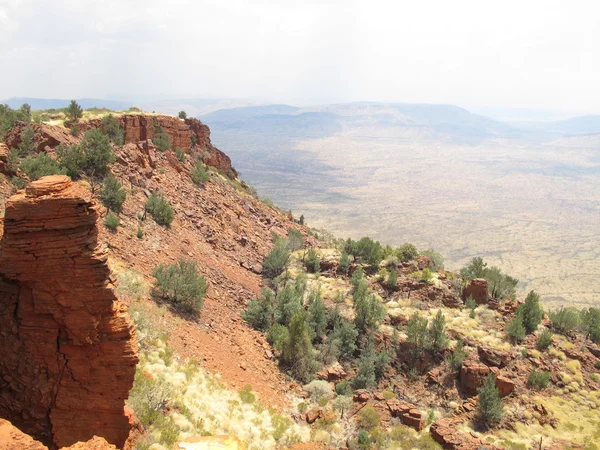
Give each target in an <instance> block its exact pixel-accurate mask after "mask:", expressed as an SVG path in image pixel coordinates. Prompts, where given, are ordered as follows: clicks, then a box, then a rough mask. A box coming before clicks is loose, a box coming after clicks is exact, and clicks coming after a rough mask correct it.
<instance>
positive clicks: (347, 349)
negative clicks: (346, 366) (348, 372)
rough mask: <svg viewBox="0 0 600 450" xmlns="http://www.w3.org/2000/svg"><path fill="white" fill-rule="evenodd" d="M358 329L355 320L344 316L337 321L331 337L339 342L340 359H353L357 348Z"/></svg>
mask: <svg viewBox="0 0 600 450" xmlns="http://www.w3.org/2000/svg"><path fill="white" fill-rule="evenodd" d="M357 337H358V330H357V329H356V326H355V325H354V323H353V322H351V321H349V320H347V319H344V318H342V320H340V321H339V322H337V323H335V325H334V327H333V332H332V334H331V336H330V339H332V340H334V341H336V342H337V343H338V350H339V354H340V359H342V360H351V359H352V358H353V357H354V352H355V350H356V338H357Z"/></svg>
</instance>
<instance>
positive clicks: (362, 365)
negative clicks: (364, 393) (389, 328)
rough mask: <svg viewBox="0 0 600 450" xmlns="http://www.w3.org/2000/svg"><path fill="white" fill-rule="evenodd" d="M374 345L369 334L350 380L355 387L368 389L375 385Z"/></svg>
mask: <svg viewBox="0 0 600 450" xmlns="http://www.w3.org/2000/svg"><path fill="white" fill-rule="evenodd" d="M375 360H376V355H375V347H374V346H373V337H372V336H369V339H367V344H366V345H365V348H363V349H362V351H361V352H360V358H359V359H358V373H357V374H356V378H354V381H353V382H352V386H353V387H354V388H355V389H370V388H373V387H375V386H377V378H376V376H375Z"/></svg>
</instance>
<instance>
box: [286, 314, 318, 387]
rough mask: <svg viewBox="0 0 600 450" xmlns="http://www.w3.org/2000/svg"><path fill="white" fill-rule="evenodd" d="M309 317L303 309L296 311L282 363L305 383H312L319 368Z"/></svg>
mask: <svg viewBox="0 0 600 450" xmlns="http://www.w3.org/2000/svg"><path fill="white" fill-rule="evenodd" d="M307 316H308V313H307V312H306V311H305V310H303V309H299V310H298V311H296V313H295V314H294V316H293V317H292V320H291V321H290V326H289V336H288V339H287V340H286V341H285V342H284V343H283V345H282V349H281V363H282V364H283V365H284V366H285V367H287V368H288V369H289V370H290V371H291V373H292V375H293V376H294V377H295V378H297V379H299V380H300V381H303V382H308V381H310V379H311V378H312V377H313V374H314V372H315V370H316V368H317V367H316V361H315V358H314V349H313V346H312V343H311V339H310V330H309V328H308V324H307Z"/></svg>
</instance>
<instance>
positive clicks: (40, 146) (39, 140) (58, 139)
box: [4, 122, 79, 152]
mask: <svg viewBox="0 0 600 450" xmlns="http://www.w3.org/2000/svg"><path fill="white" fill-rule="evenodd" d="M27 126H31V127H33V130H34V138H33V142H34V145H35V148H36V150H37V151H38V152H42V151H49V150H53V149H55V148H56V147H58V146H59V145H60V144H63V145H67V146H69V145H73V144H76V143H77V142H79V140H78V139H77V138H76V137H74V136H72V135H71V133H70V131H69V130H68V129H67V128H63V127H56V126H52V125H47V124H45V123H25V122H15V123H14V124H13V127H12V128H11V130H10V131H9V132H8V133H7V134H6V136H5V137H4V142H5V143H6V145H7V146H8V147H9V148H18V147H19V144H20V143H21V133H22V132H23V130H24V129H25V127H27Z"/></svg>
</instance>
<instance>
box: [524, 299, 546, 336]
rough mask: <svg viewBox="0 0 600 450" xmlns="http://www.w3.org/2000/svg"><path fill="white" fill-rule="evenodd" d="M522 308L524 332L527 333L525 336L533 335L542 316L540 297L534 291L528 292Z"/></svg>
mask: <svg viewBox="0 0 600 450" xmlns="http://www.w3.org/2000/svg"><path fill="white" fill-rule="evenodd" d="M522 308H523V326H524V327H525V331H527V334H530V333H533V332H534V331H535V330H536V329H537V327H538V325H539V324H540V323H541V322H542V317H543V316H544V311H543V310H542V307H541V306H540V296H539V295H538V294H536V292H535V291H529V294H527V298H526V299H525V303H524V304H523V306H522Z"/></svg>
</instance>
